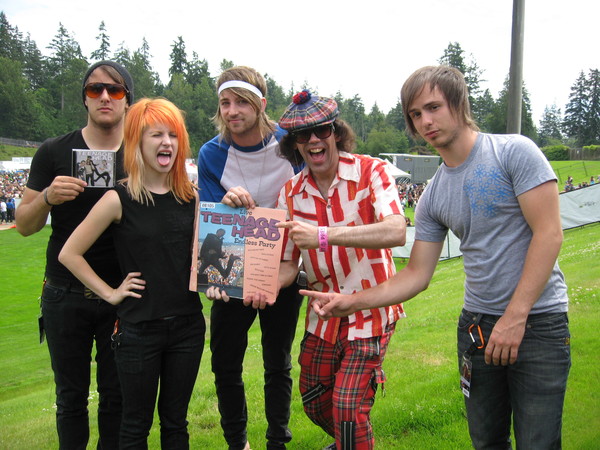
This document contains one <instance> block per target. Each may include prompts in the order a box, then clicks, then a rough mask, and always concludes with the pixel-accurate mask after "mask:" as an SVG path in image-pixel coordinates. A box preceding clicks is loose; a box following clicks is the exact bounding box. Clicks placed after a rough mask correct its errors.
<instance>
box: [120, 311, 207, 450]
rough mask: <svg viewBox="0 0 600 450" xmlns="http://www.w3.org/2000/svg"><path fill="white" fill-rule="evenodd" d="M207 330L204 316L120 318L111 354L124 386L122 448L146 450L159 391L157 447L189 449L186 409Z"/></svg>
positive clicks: (196, 374)
mask: <svg viewBox="0 0 600 450" xmlns="http://www.w3.org/2000/svg"><path fill="white" fill-rule="evenodd" d="M205 330H206V325H205V322H204V316H203V315H202V314H197V315H192V316H177V317H172V318H167V319H158V320H152V321H148V322H141V323H138V324H134V323H129V322H126V321H124V320H120V324H119V331H118V334H117V336H116V337H115V344H116V348H115V357H116V361H117V368H118V370H119V378H120V379H121V389H122V390H123V423H122V425H121V440H120V445H121V450H124V449H130V448H135V449H143V448H148V446H147V438H148V434H149V432H150V428H151V427H152V421H153V418H154V405H155V404H156V397H157V394H158V416H159V418H160V441H161V448H165V449H166V448H168V449H187V448H189V434H188V431H187V425H188V422H187V411H188V405H189V402H190V398H191V396H192V391H193V388H194V384H195V382H196V377H197V376H198V368H199V367H200V359H201V358H202V351H203V349H204V334H205ZM159 384H160V393H158V387H159Z"/></svg>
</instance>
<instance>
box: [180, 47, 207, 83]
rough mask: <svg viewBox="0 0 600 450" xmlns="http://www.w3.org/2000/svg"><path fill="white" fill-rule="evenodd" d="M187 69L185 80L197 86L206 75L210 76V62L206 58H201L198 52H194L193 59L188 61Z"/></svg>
mask: <svg viewBox="0 0 600 450" xmlns="http://www.w3.org/2000/svg"><path fill="white" fill-rule="evenodd" d="M186 65H187V70H186V71H185V80H186V81H187V82H188V83H189V84H191V85H192V87H196V86H197V85H198V84H200V83H201V82H202V80H203V79H204V78H206V77H209V78H210V72H209V70H208V62H207V61H206V59H203V60H200V58H199V57H198V53H196V52H192V60H191V61H190V62H189V63H186Z"/></svg>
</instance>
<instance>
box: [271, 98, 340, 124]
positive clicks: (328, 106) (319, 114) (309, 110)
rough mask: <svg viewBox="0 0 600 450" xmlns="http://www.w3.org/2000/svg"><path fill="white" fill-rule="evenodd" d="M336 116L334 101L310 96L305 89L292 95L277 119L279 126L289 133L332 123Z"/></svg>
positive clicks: (336, 108) (336, 110) (336, 109)
mask: <svg viewBox="0 0 600 450" xmlns="http://www.w3.org/2000/svg"><path fill="white" fill-rule="evenodd" d="M338 114H339V111H338V107H337V103H336V101H335V100H334V99H332V98H327V97H319V96H318V95H312V94H311V93H310V91H308V90H307V89H305V90H303V91H301V92H298V93H297V94H296V95H294V97H293V98H292V103H290V105H289V106H288V107H287V108H286V110H285V112H284V113H283V115H282V116H281V119H279V126H280V127H281V128H283V129H284V130H287V131H289V132H293V131H299V130H304V129H306V128H313V127H316V126H319V125H326V124H328V123H332V122H333V121H334V120H335V119H336V118H337V116H338Z"/></svg>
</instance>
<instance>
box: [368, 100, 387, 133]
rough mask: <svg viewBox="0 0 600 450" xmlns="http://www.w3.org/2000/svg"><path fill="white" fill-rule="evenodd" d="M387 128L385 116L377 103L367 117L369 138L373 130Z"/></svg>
mask: <svg viewBox="0 0 600 450" xmlns="http://www.w3.org/2000/svg"><path fill="white" fill-rule="evenodd" d="M386 127H387V125H386V123H385V114H383V113H382V112H381V110H380V109H379V106H377V103H375V104H373V107H372V108H371V112H370V113H369V114H368V115H367V117H366V120H365V128H366V132H367V137H368V136H369V135H370V133H371V131H373V130H383V129H385V128H386Z"/></svg>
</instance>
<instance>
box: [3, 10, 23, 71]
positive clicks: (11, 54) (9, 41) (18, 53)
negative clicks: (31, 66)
mask: <svg viewBox="0 0 600 450" xmlns="http://www.w3.org/2000/svg"><path fill="white" fill-rule="evenodd" d="M0 57H4V58H8V59H11V60H13V61H19V62H23V43H22V36H21V33H19V29H18V28H16V27H13V26H11V24H10V23H9V22H8V19H7V17H6V15H5V14H4V11H0Z"/></svg>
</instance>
